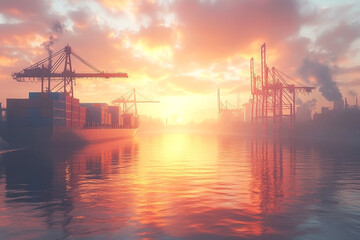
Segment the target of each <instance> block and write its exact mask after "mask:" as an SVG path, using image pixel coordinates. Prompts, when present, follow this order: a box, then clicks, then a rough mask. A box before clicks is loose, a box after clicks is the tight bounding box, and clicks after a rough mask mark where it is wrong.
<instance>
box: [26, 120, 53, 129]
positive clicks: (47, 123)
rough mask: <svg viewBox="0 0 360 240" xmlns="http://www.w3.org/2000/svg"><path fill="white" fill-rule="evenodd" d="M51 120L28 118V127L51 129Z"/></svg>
mask: <svg viewBox="0 0 360 240" xmlns="http://www.w3.org/2000/svg"><path fill="white" fill-rule="evenodd" d="M52 120H53V119H52V118H30V119H29V126H30V127H51V126H52V123H53V121H52Z"/></svg>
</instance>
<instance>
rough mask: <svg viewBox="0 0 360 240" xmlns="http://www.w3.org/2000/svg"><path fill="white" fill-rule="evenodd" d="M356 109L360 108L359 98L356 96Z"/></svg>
mask: <svg viewBox="0 0 360 240" xmlns="http://www.w3.org/2000/svg"><path fill="white" fill-rule="evenodd" d="M356 108H358V97H357V95H356Z"/></svg>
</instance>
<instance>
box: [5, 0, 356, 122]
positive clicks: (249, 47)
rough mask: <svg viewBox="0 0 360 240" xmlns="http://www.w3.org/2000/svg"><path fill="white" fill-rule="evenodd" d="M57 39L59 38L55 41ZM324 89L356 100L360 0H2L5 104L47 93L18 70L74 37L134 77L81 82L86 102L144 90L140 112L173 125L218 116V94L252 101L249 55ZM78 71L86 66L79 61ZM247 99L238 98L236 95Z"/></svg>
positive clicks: (79, 47) (79, 48)
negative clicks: (17, 76) (263, 50)
mask: <svg viewBox="0 0 360 240" xmlns="http://www.w3.org/2000/svg"><path fill="white" fill-rule="evenodd" d="M50 39H52V42H51V43H53V44H50V45H49V40H50ZM264 42H266V44H267V55H268V56H267V64H268V66H269V67H272V66H276V67H277V68H278V69H281V71H283V72H285V73H286V74H288V75H290V76H292V77H293V79H294V81H296V82H298V83H301V84H304V85H309V86H314V87H316V91H315V92H314V93H312V94H311V95H299V98H301V100H302V101H298V102H306V101H307V100H310V99H312V98H315V99H316V100H317V104H316V108H317V109H320V108H321V106H332V101H336V99H339V98H340V99H341V98H345V97H347V98H348V102H349V103H350V104H354V103H355V95H356V94H357V91H358V89H359V88H360V75H359V73H360V65H359V62H360V3H359V1H356V0H353V1H351V0H342V1H334V0H332V1H330V0H326V1H325V0H313V1H310V0H162V1H155V0H134V1H130V0H117V1H115V0H61V1H60V0H58V1H56V0H54V1H46V0H32V1H28V0H12V1H8V0H0V101H3V100H4V99H6V98H19V97H26V96H27V94H28V92H29V91H39V90H40V84H39V83H18V82H16V81H15V80H13V79H12V77H11V74H12V73H14V72H20V71H21V70H22V69H24V68H26V67H28V66H30V65H31V64H33V63H35V62H37V61H39V60H41V59H43V58H46V57H47V56H48V51H47V48H50V49H51V50H53V51H57V50H59V49H62V48H63V47H64V46H65V45H66V44H69V45H70V46H71V47H72V49H73V50H74V51H75V52H76V53H77V54H78V55H80V56H81V57H82V58H84V59H86V60H87V61H88V62H90V63H91V64H92V65H94V66H96V67H97V68H98V69H101V70H104V71H106V72H126V73H128V75H129V78H127V79H123V78H121V79H77V80H76V86H75V97H77V98H80V101H81V102H107V103H111V101H112V100H114V99H116V98H117V97H118V96H120V95H122V94H123V93H124V92H127V91H129V90H130V89H132V88H136V89H137V91H139V92H140V93H141V94H142V95H144V96H146V97H147V98H148V99H153V100H159V101H160V103H158V104H142V105H141V106H139V111H140V113H141V114H145V115H148V116H151V117H154V118H161V119H163V120H165V119H168V121H169V122H170V123H187V122H191V121H194V122H201V121H203V120H205V119H210V118H214V119H215V118H217V94H216V91H217V89H218V88H220V89H221V93H222V99H223V100H228V101H229V102H233V103H234V105H236V104H237V99H238V98H239V99H240V104H244V103H246V102H248V101H249V97H250V80H249V60H250V58H251V57H254V59H255V71H256V72H258V73H259V72H260V70H259V69H260V46H261V44H262V43H264ZM73 68H74V69H75V71H77V69H78V72H80V71H82V70H84V71H89V69H83V67H82V66H81V64H80V63H79V62H75V61H74V62H73ZM238 96H239V97H238Z"/></svg>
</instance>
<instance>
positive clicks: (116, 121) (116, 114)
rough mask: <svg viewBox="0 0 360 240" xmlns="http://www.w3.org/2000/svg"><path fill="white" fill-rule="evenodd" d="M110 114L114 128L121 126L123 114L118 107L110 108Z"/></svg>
mask: <svg viewBox="0 0 360 240" xmlns="http://www.w3.org/2000/svg"><path fill="white" fill-rule="evenodd" d="M108 112H109V113H110V114H111V124H112V125H114V126H118V125H121V124H120V118H121V112H120V108H119V107H118V106H108Z"/></svg>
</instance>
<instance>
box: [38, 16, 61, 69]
mask: <svg viewBox="0 0 360 240" xmlns="http://www.w3.org/2000/svg"><path fill="white" fill-rule="evenodd" d="M63 31H64V25H62V24H61V23H60V22H59V21H58V20H57V21H55V22H53V23H52V25H51V32H50V36H49V40H48V41H46V42H43V44H42V46H43V47H45V49H46V51H47V52H48V54H49V57H50V56H51V55H52V53H53V46H54V43H55V42H56V40H57V39H58V38H59V36H60V35H61V34H62V33H63ZM51 66H52V62H51V59H49V69H51Z"/></svg>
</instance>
